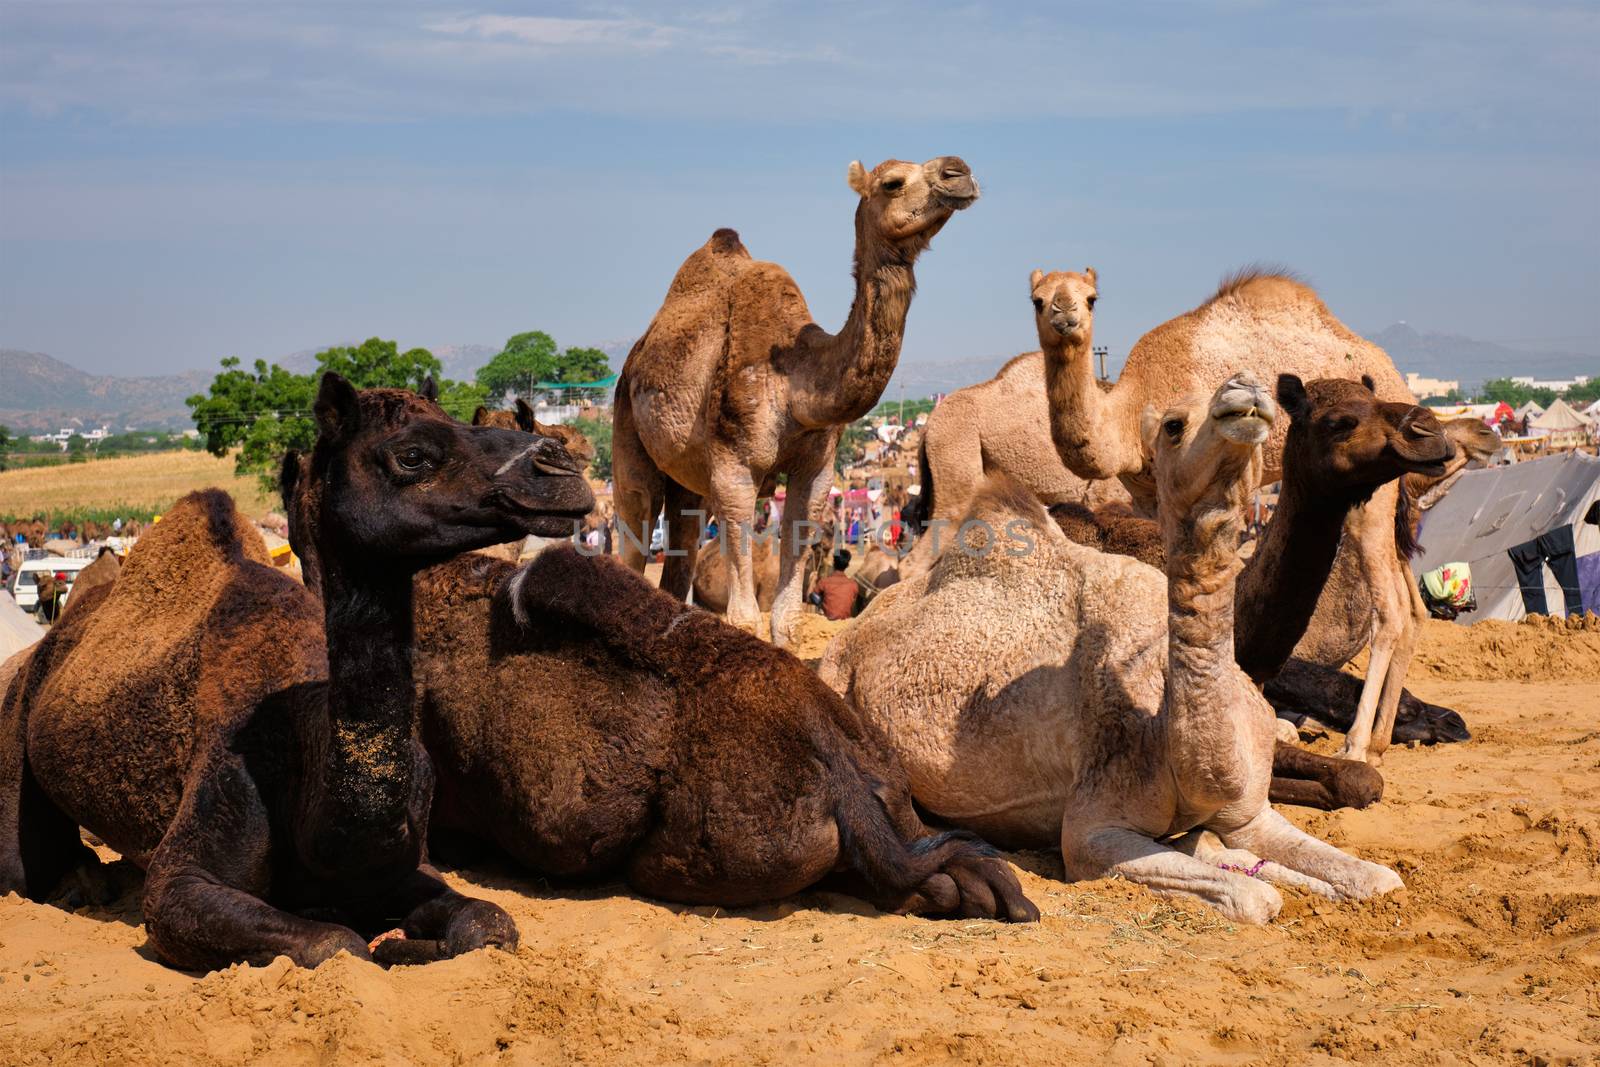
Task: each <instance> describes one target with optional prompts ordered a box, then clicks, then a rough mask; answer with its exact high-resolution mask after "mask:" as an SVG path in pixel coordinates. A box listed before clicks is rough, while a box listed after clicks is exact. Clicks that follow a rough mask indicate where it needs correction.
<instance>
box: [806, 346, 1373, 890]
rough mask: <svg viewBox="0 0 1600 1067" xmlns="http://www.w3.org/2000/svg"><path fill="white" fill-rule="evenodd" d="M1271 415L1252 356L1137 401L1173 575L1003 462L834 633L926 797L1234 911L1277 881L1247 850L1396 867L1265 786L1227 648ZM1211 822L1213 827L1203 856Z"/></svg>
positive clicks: (857, 698)
mask: <svg viewBox="0 0 1600 1067" xmlns="http://www.w3.org/2000/svg"><path fill="white" fill-rule="evenodd" d="M1274 416H1275V404H1274V402H1273V399H1272V396H1271V394H1270V393H1268V392H1267V390H1266V389H1265V388H1264V387H1263V386H1262V385H1261V384H1260V383H1259V382H1257V381H1256V380H1255V379H1254V378H1253V377H1251V376H1250V375H1249V374H1248V373H1245V374H1239V375H1236V376H1234V377H1233V378H1231V379H1230V380H1228V381H1227V382H1226V383H1225V384H1224V385H1223V386H1222V387H1221V388H1219V389H1218V390H1217V391H1216V392H1215V393H1214V394H1213V395H1212V396H1211V397H1210V398H1209V400H1196V401H1188V402H1182V403H1180V404H1177V405H1174V406H1172V407H1169V408H1168V409H1167V410H1166V412H1165V413H1164V414H1162V415H1160V416H1156V415H1155V414H1154V411H1153V410H1152V412H1151V416H1150V417H1148V418H1147V419H1146V420H1144V421H1145V423H1146V427H1147V429H1146V440H1148V441H1149V442H1150V447H1151V449H1152V451H1153V453H1154V458H1155V464H1154V469H1155V476H1156V489H1157V499H1158V500H1159V503H1160V507H1159V511H1158V514H1159V516H1160V523H1161V534H1162V542H1163V545H1164V547H1165V550H1166V557H1167V574H1166V576H1165V577H1163V576H1162V575H1161V574H1160V572H1158V571H1155V570H1153V569H1152V568H1150V567H1147V566H1145V565H1144V564H1142V563H1139V562H1138V561H1136V560H1133V559H1129V558H1127V557H1124V556H1113V555H1106V554H1104V553H1102V552H1099V551H1096V550H1094V549H1090V548H1086V547H1084V546H1081V545H1077V544H1074V543H1072V542H1070V541H1068V540H1067V539H1066V537H1065V536H1063V535H1062V534H1061V532H1060V531H1059V530H1058V529H1057V528H1056V526H1055V524H1054V523H1053V522H1051V521H1050V520H1049V518H1048V517H1047V516H1046V514H1045V512H1044V510H1043V509H1042V508H1041V507H1040V506H1039V503H1038V501H1037V500H1035V499H1034V498H1033V497H1032V496H1031V495H1030V494H1029V493H1028V492H1027V491H1026V490H1024V489H1022V488H1020V487H1019V486H1017V485H1016V484H1015V483H1013V482H1011V481H1010V480H1009V479H1007V478H1005V476H1003V475H1001V476H998V477H997V478H996V479H995V480H994V481H993V482H992V483H991V484H990V486H989V487H988V488H987V489H986V490H985V491H983V492H980V493H979V495H978V497H977V498H976V500H975V501H974V504H973V507H972V509H971V510H970V511H969V513H968V517H969V519H970V520H972V522H973V523H974V528H973V529H972V532H971V533H970V534H966V535H963V536H964V538H965V541H964V544H963V545H962V546H957V547H956V548H953V549H952V550H950V551H946V552H945V553H943V554H942V555H941V556H940V557H939V558H938V560H937V561H936V562H935V563H934V566H933V569H932V570H931V571H929V572H928V573H927V574H925V575H922V576H919V577H917V578H914V579H911V580H909V581H907V582H902V583H900V584H899V585H896V586H893V587H891V588H890V589H888V590H885V591H884V593H883V594H882V595H880V596H879V597H878V599H877V600H876V601H875V602H874V603H873V605H872V607H871V608H869V609H868V611H867V612H866V613H864V614H863V615H862V617H861V618H860V620H858V622H857V623H856V625H855V626H853V627H852V628H851V629H849V630H846V631H844V633H842V634H841V635H839V636H838V637H837V638H835V639H834V641H833V643H832V644H830V645H829V647H828V649H827V651H826V652H825V653H824V655H823V660H822V666H821V675H822V678H823V680H824V681H826V682H828V683H829V684H830V685H832V686H833V687H834V688H835V689H837V690H838V691H839V692H840V693H842V694H844V695H845V696H846V697H848V698H849V699H851V700H852V702H853V703H854V704H855V706H856V707H857V708H858V709H859V710H860V712H861V714H862V715H863V716H864V717H866V719H867V720H868V721H869V722H871V723H875V724H876V725H878V726H879V727H880V728H881V729H883V730H884V731H885V733H887V734H888V736H889V739H890V742H891V744H892V745H893V746H894V748H895V750H896V751H897V752H898V753H899V754H900V756H901V758H902V760H903V761H904V762H905V764H906V770H907V772H908V773H909V774H910V777H911V784H912V793H913V795H914V796H915V797H916V799H917V802H918V803H919V804H920V805H922V806H923V807H925V808H927V809H928V810H929V811H931V812H934V813H936V814H938V815H939V816H941V817H943V818H945V819H947V820H949V821H950V822H952V823H954V824H956V825H959V826H965V827H968V828H971V829H974V830H976V831H978V832H979V833H982V834H984V835H985V836H986V837H989V838H991V839H992V840H995V841H999V842H1002V843H1008V844H1013V845H1021V846H1033V847H1039V846H1044V845H1047V844H1050V843H1059V844H1060V846H1061V851H1062V858H1063V860H1064V861H1065V865H1066V871H1067V874H1068V876H1069V877H1071V878H1074V879H1083V878H1100V877H1106V876H1112V875H1120V876H1121V877H1124V878H1126V879H1128V880H1129V881H1134V882H1140V883H1142V884H1144V885H1147V886H1149V887H1150V888H1152V889H1154V890H1155V891H1157V892H1161V893H1178V894H1184V895H1189V896H1194V897H1198V898H1199V899H1201V900H1204V901H1206V902H1207V903H1210V904H1211V905H1213V906H1215V907H1216V908H1218V909H1219V910H1221V911H1222V912H1223V913H1224V914H1226V915H1227V916H1229V917H1230V918H1233V919H1238V920H1242V921H1246V922H1266V921H1267V920H1269V919H1271V918H1272V917H1273V916H1274V915H1276V914H1277V912H1278V910H1279V908H1280V907H1281V906H1282V898H1281V896H1280V895H1279V894H1278V892H1277V890H1276V889H1274V888H1272V887H1271V886H1270V885H1268V884H1267V882H1266V881H1258V880H1256V879H1255V878H1251V877H1247V876H1246V875H1245V874H1242V873H1238V870H1239V868H1241V867H1244V868H1249V869H1250V870H1251V873H1260V874H1261V876H1262V877H1263V878H1264V879H1267V880H1270V881H1281V882H1285V883H1290V884H1296V885H1299V886H1301V887H1303V888H1306V889H1308V890H1310V891H1312V892H1316V893H1319V894H1322V895H1324V896H1328V897H1333V898H1354V899H1362V898H1366V897H1370V896H1373V895H1375V894H1378V893H1382V892H1386V891H1388V890H1391V889H1397V888H1399V887H1400V884H1401V883H1400V879H1399V878H1398V877H1397V876H1396V875H1395V874H1394V872H1393V871H1390V870H1388V869H1387V868H1385V867H1380V866H1378V865H1376V864H1372V863H1367V862H1364V861H1361V860H1358V859H1355V858H1354V857H1351V856H1348V855H1346V854H1345V853H1343V852H1340V851H1339V850H1338V849H1336V848H1334V847H1332V846H1331V845H1328V844H1325V843H1324V842H1322V841H1319V840H1317V839H1315V838H1313V837H1311V836H1310V835H1308V834H1306V833H1304V832H1302V831H1300V830H1299V829H1297V828H1295V827H1294V826H1293V825H1292V824H1290V823H1289V822H1288V821H1287V820H1285V819H1284V818H1283V817H1282V816H1281V815H1279V814H1278V813H1277V812H1275V811H1274V810H1273V809H1272V807H1271V805H1270V804H1269V803H1268V789H1269V783H1270V781H1271V777H1272V764H1273V748H1274V743H1275V737H1276V731H1275V728H1274V722H1275V720H1274V717H1273V715H1272V711H1271V709H1270V708H1269V707H1268V706H1267V703H1266V701H1265V700H1264V699H1263V698H1262V697H1261V695H1260V693H1258V692H1257V691H1256V688H1255V686H1254V685H1253V684H1252V683H1251V681H1250V679H1249V677H1248V676H1247V675H1246V674H1245V673H1244V672H1243V671H1242V670H1241V669H1240V668H1239V667H1238V665H1237V664H1236V663H1235V662H1234V654H1233V644H1234V632H1233V629H1234V627H1233V602H1234V583H1235V580H1236V578H1237V575H1238V573H1239V570H1240V566H1241V563H1240V559H1239V547H1238V546H1239V535H1240V533H1241V531H1242V529H1243V525H1244V520H1243V512H1244V507H1243V505H1244V502H1245V500H1246V499H1247V498H1248V497H1249V495H1250V493H1252V492H1253V491H1254V490H1255V487H1256V485H1257V484H1258V482H1259V478H1260V468H1261V453H1260V445H1261V442H1262V441H1263V439H1265V438H1266V436H1267V434H1268V430H1269V427H1270V424H1271V422H1272V420H1273V418H1274ZM977 524H982V525H977ZM964 525H965V524H964ZM985 530H987V531H988V533H987V534H985V533H984V531H985ZM975 542H983V543H975ZM1202 829H1203V830H1209V831H1212V832H1214V833H1215V834H1217V835H1219V836H1220V837H1221V839H1222V842H1223V844H1224V845H1225V846H1226V849H1225V850H1224V851H1221V852H1215V851H1213V852H1212V853H1211V854H1210V855H1209V856H1206V857H1205V858H1201V855H1199V854H1198V853H1200V852H1201V850H1202V849H1205V848H1207V847H1208V839H1207V838H1206V837H1205V835H1203V834H1191V833H1190V831H1195V830H1202ZM1175 835H1187V836H1186V839H1185V842H1184V843H1185V844H1186V845H1187V846H1192V847H1193V848H1194V849H1195V850H1196V853H1197V854H1196V855H1189V854H1185V853H1183V852H1180V851H1177V850H1175V849H1174V848H1172V847H1170V846H1169V845H1167V844H1164V843H1163V841H1164V840H1165V839H1169V838H1172V837H1174V836H1175Z"/></svg>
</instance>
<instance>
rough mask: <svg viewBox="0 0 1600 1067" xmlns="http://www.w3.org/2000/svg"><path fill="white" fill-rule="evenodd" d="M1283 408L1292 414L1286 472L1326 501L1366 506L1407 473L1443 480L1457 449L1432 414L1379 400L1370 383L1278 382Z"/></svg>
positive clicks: (1288, 377)
mask: <svg viewBox="0 0 1600 1067" xmlns="http://www.w3.org/2000/svg"><path fill="white" fill-rule="evenodd" d="M1278 404H1279V406H1280V407H1282V408H1283V410H1284V411H1285V412H1287V413H1288V415H1289V433H1288V436H1287V437H1286V438H1285V439H1284V445H1283V453H1284V468H1285V469H1286V470H1287V469H1290V468H1291V467H1292V469H1294V470H1295V471H1296V476H1297V477H1300V478H1302V479H1303V480H1304V483H1305V484H1307V485H1310V486H1313V487H1315V490H1316V492H1318V493H1319V494H1322V495H1332V494H1338V495H1342V496H1345V497H1346V498H1354V499H1356V500H1366V499H1367V498H1368V497H1370V496H1371V495H1372V493H1373V492H1374V491H1375V490H1376V489H1377V488H1378V487H1379V486H1381V485H1384V484H1385V483H1387V482H1390V481H1393V480H1394V479H1396V478H1399V477H1400V476H1401V475H1405V474H1421V475H1424V476H1428V477H1439V476H1442V475H1443V474H1444V473H1445V464H1446V463H1447V462H1449V461H1450V460H1451V459H1452V458H1453V457H1454V456H1455V445H1454V444H1452V443H1451V441H1450V438H1449V437H1448V436H1447V435H1446V433H1445V430H1444V427H1443V426H1442V425H1440V423H1439V420H1438V419H1436V418H1435V417H1434V416H1433V413H1432V412H1430V411H1428V409H1427V408H1423V407H1418V406H1417V405H1415V404H1394V403H1386V402H1384V401H1381V400H1379V399H1378V397H1377V395H1376V394H1375V393H1374V392H1373V389H1372V380H1371V379H1370V378H1363V379H1362V380H1361V381H1359V382H1355V381H1350V380H1349V379H1346V378H1319V379H1317V380H1316V381H1313V382H1309V383H1304V384H1302V382H1301V381H1300V379H1299V378H1297V377H1295V376H1294V375H1293V374H1280V375H1279V376H1278Z"/></svg>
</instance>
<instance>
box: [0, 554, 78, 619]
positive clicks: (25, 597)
mask: <svg viewBox="0 0 1600 1067" xmlns="http://www.w3.org/2000/svg"><path fill="white" fill-rule="evenodd" d="M93 562H94V560H93V559H92V558H88V557H83V556H43V557H41V558H39V559H25V560H23V561H22V565H21V566H20V567H18V568H17V573H16V574H13V575H12V576H11V585H10V587H9V590H10V593H11V596H12V599H14V600H15V601H16V602H17V607H19V608H21V609H22V610H23V611H27V612H31V613H33V614H35V615H37V614H38V613H39V607H40V605H39V586H38V581H39V576H40V575H42V574H45V573H50V574H54V575H56V576H57V581H56V590H57V593H56V601H57V604H58V606H65V605H66V602H67V597H68V595H69V594H70V593H71V592H72V583H73V582H74V581H76V580H77V577H78V572H79V571H81V570H83V569H84V568H85V567H87V566H88V565H89V564H91V563H93Z"/></svg>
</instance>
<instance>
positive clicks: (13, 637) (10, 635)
mask: <svg viewBox="0 0 1600 1067" xmlns="http://www.w3.org/2000/svg"><path fill="white" fill-rule="evenodd" d="M43 636H44V627H43V626H40V625H39V624H38V623H37V622H35V621H34V619H33V616H32V615H29V614H28V613H27V612H26V611H23V610H22V609H21V608H19V607H17V602H16V601H15V600H13V599H11V594H10V593H8V592H6V591H5V590H4V589H0V663H4V662H5V661H6V660H8V659H10V658H11V657H12V656H14V655H16V654H17V653H18V652H21V651H22V650H23V649H25V648H28V647H29V646H31V645H32V644H33V643H34V642H35V641H37V640H39V638H41V637H43ZM0 695H4V694H3V693H0Z"/></svg>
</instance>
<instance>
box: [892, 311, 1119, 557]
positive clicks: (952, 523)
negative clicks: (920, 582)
mask: <svg viewBox="0 0 1600 1067" xmlns="http://www.w3.org/2000/svg"><path fill="white" fill-rule="evenodd" d="M1090 288H1092V283H1090ZM1085 314H1086V315H1087V316H1089V317H1092V315H1093V312H1092V311H1090V310H1088V309H1087V308H1086V309H1085ZM917 459H918V463H919V465H920V467H921V474H920V476H919V479H918V480H919V482H920V483H921V488H920V492H919V494H918V496H917V497H916V498H915V502H914V503H913V505H912V507H911V510H910V514H908V515H907V516H906V521H907V522H908V523H911V524H912V525H913V527H914V528H915V529H916V531H917V534H918V536H917V538H916V541H915V543H914V544H913V545H912V549H911V552H910V553H909V554H908V555H907V556H906V559H905V560H904V562H902V563H901V565H900V575H901V577H902V578H907V577H910V576H911V575H914V574H921V573H922V572H924V571H926V570H927V569H928V568H929V567H930V566H932V565H933V560H934V558H935V557H936V556H937V555H938V554H939V549H940V548H942V547H944V546H945V545H946V544H948V543H949V541H950V538H951V537H952V536H953V535H954V534H955V530H956V523H957V521H958V520H959V519H960V517H961V516H962V515H964V514H966V511H967V508H968V506H969V505H970V504H971V503H972V497H973V494H974V493H976V492H977V491H978V486H980V485H981V484H983V479H984V476H985V475H986V474H989V473H1004V474H1009V475H1010V476H1011V477H1012V478H1013V479H1015V480H1016V481H1017V482H1019V483H1021V484H1022V485H1023V486H1024V487H1026V488H1027V489H1028V490H1029V491H1030V492H1032V493H1033V495H1034V496H1036V497H1038V498H1039V499H1040V501H1042V502H1043V503H1044V504H1045V506H1047V507H1049V506H1053V505H1056V504H1081V505H1083V506H1084V507H1087V508H1089V509H1091V510H1093V509H1096V508H1099V507H1103V506H1105V505H1108V504H1116V503H1125V502H1127V501H1128V499H1129V497H1128V492H1127V490H1126V489H1124V488H1123V487H1122V483H1121V482H1118V481H1116V480H1115V479H1101V480H1087V479H1084V478H1080V477H1078V475H1076V474H1074V473H1072V471H1070V470H1068V469H1067V465H1066V464H1065V463H1063V462H1061V457H1060V456H1058V455H1057V454H1056V452H1055V449H1054V447H1053V446H1052V444H1051V440H1050V406H1049V401H1048V400H1047V399H1046V397H1045V388H1044V354H1043V353H1041V352H1037V351H1035V352H1024V353H1023V354H1022V355H1020V356H1017V357H1016V358H1015V359H1013V360H1011V362H1009V363H1007V364H1006V365H1005V366H1004V367H1001V368H1000V372H999V373H998V374H996V375H995V376H994V377H993V378H990V379H989V380H988V381H986V382H979V383H978V384H976V385H969V386H967V387H966V388H965V389H957V390H956V391H955V392H953V393H951V394H950V395H949V396H947V397H945V398H944V400H942V401H941V402H940V403H939V406H938V407H937V408H935V409H934V410H933V414H931V415H929V416H928V425H927V427H926V428H925V429H924V430H923V434H922V447H921V448H920V449H919V450H918V455H917Z"/></svg>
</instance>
